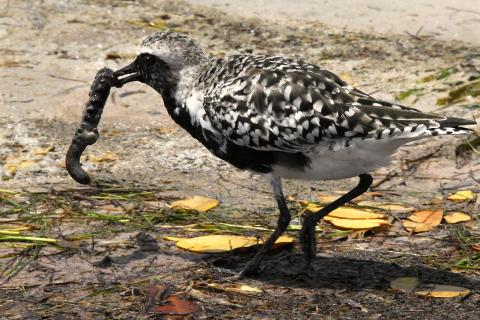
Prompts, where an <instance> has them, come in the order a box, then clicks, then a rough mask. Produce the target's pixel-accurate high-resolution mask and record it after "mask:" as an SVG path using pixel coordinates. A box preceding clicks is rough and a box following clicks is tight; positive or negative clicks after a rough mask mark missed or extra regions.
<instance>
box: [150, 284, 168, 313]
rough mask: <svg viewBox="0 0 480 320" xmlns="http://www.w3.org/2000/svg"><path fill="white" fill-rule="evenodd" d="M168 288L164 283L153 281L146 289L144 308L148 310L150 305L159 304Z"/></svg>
mask: <svg viewBox="0 0 480 320" xmlns="http://www.w3.org/2000/svg"><path fill="white" fill-rule="evenodd" d="M168 291H169V288H168V286H167V285H166V284H164V283H161V282H159V281H155V282H154V283H153V284H152V286H151V287H150V288H149V289H148V292H147V294H146V298H147V303H146V309H147V312H150V309H151V307H152V306H155V305H158V304H160V303H161V302H162V301H163V300H164V299H165V296H166V295H167V294H168Z"/></svg>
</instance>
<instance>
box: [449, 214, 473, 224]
mask: <svg viewBox="0 0 480 320" xmlns="http://www.w3.org/2000/svg"><path fill="white" fill-rule="evenodd" d="M470 220H472V218H470V216H469V215H468V214H465V213H463V212H459V211H455V212H450V213H449V214H447V215H446V216H445V221H447V223H459V222H465V221H470Z"/></svg>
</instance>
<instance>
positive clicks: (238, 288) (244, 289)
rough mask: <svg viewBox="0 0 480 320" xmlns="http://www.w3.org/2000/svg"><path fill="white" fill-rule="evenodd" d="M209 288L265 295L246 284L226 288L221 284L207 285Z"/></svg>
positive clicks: (260, 290)
mask: <svg viewBox="0 0 480 320" xmlns="http://www.w3.org/2000/svg"><path fill="white" fill-rule="evenodd" d="M207 287H209V288H212V289H215V290H220V291H228V292H237V293H243V294H248V295H260V294H262V293H263V290H262V289H259V288H256V287H252V286H249V285H246V284H237V285H236V286H234V287H225V286H223V285H221V284H219V283H207Z"/></svg>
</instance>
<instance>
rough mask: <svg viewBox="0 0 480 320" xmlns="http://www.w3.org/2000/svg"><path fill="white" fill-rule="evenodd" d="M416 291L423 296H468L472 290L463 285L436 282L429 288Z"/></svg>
mask: <svg viewBox="0 0 480 320" xmlns="http://www.w3.org/2000/svg"><path fill="white" fill-rule="evenodd" d="M416 293H417V294H418V295H421V296H430V297H434V298H455V297H462V296H466V295H467V294H469V293H470V290H468V289H467V288H463V287H456V286H447V285H443V284H434V285H432V286H431V288H430V289H429V290H425V291H417V292H416Z"/></svg>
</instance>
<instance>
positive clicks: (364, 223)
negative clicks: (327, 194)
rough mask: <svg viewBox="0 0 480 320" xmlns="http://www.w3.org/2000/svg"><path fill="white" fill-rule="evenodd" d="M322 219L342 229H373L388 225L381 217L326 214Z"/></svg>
mask: <svg viewBox="0 0 480 320" xmlns="http://www.w3.org/2000/svg"><path fill="white" fill-rule="evenodd" d="M324 220H325V221H328V222H330V223H331V224H333V225H334V226H336V227H339V228H342V229H374V228H379V227H382V226H387V225H389V223H388V222H387V221H386V220H383V219H339V218H335V217H330V216H326V217H325V218H324Z"/></svg>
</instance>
